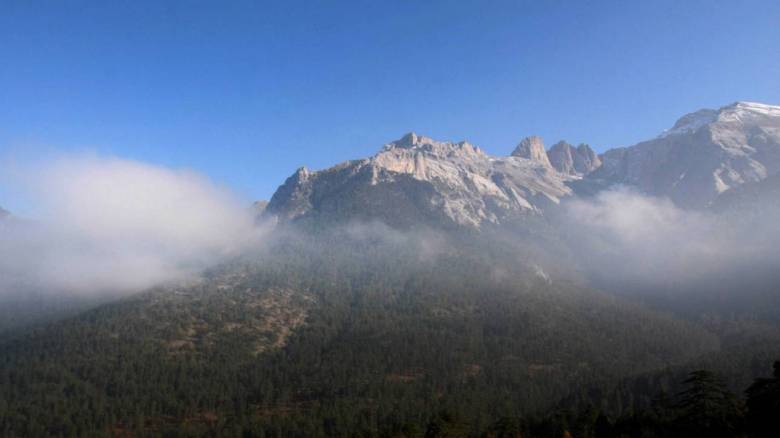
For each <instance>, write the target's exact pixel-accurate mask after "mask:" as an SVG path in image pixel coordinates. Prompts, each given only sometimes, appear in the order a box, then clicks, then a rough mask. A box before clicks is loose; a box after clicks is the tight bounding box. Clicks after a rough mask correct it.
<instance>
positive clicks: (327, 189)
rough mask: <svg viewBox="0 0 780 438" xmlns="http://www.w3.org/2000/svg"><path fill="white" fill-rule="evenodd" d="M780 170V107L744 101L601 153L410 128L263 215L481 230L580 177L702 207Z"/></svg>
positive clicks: (297, 188)
mask: <svg viewBox="0 0 780 438" xmlns="http://www.w3.org/2000/svg"><path fill="white" fill-rule="evenodd" d="M778 172H780V107H778V106H771V105H765V104H759V103H750V102H737V103H734V104H731V105H728V106H725V107H722V108H720V109H718V110H711V109H704V110H699V111H696V112H693V113H690V114H687V115H685V116H683V117H681V118H680V119H679V120H678V121H677V122H676V123H675V124H674V125H673V127H672V128H671V129H669V130H667V131H664V132H663V133H661V134H660V135H659V136H658V137H656V138H654V139H651V140H648V141H644V142H641V143H638V144H636V145H634V146H629V147H624V148H616V149H611V150H608V151H607V152H605V153H604V154H602V155H598V154H596V153H595V151H594V150H593V149H592V148H591V147H590V146H588V145H587V144H580V145H579V146H577V147H576V148H575V147H574V146H572V145H570V144H569V143H567V142H565V141H561V142H558V143H556V144H555V145H554V146H553V147H551V148H550V149H549V150H545V146H544V142H543V140H542V139H541V137H537V136H532V137H527V138H525V139H524V140H523V141H521V142H520V143H519V144H518V145H517V147H516V148H515V149H514V151H513V152H512V154H511V155H510V156H509V157H499V156H491V155H488V154H486V153H485V152H484V151H482V150H481V149H480V148H479V147H476V146H474V145H472V144H471V143H468V142H466V141H461V142H457V143H453V142H442V141H437V140H434V139H431V138H428V137H425V136H421V135H418V134H415V133H409V134H407V135H405V136H404V137H403V138H401V139H399V140H397V141H394V142H391V143H388V144H386V145H385V146H384V147H383V148H382V149H381V150H380V151H379V152H378V153H377V154H376V155H374V156H372V157H370V158H366V159H360V160H353V161H348V162H344V163H341V164H338V165H336V166H334V167H331V168H329V169H325V170H321V171H310V170H308V169H307V168H305V167H302V168H300V169H298V170H297V171H296V172H295V174H293V175H292V176H291V177H289V178H288V179H287V180H286V181H285V183H284V184H283V185H282V186H281V187H280V188H279V189H278V190H277V192H276V193H275V194H274V195H273V197H272V199H271V201H270V202H269V204H268V206H267V208H266V210H265V212H266V214H268V215H272V216H275V217H278V218H279V219H281V220H295V219H299V218H303V217H313V216H318V215H319V216H327V217H331V218H333V219H337V220H338V219H345V218H350V217H358V218H362V219H379V220H383V221H386V222H388V223H391V224H393V223H413V222H415V221H426V222H431V221H432V222H442V221H443V222H446V223H450V224H455V225H460V226H468V227H475V228H479V227H480V226H481V225H482V224H484V223H492V224H500V223H502V222H504V221H507V220H512V219H515V218H522V217H524V216H528V215H541V214H543V213H544V211H545V210H547V209H549V208H551V207H554V206H556V205H558V204H559V203H560V202H561V200H563V199H565V198H568V197H570V196H572V195H574V194H575V191H574V190H573V187H574V188H576V187H577V184H578V182H579V181H583V183H585V184H587V185H589V186H590V187H596V188H597V190H601V189H605V188H608V187H610V186H614V185H628V186H633V187H635V188H637V189H638V190H639V191H641V192H644V193H647V194H649V195H653V196H661V197H668V198H670V199H672V200H673V201H674V202H675V203H676V204H678V205H679V206H682V207H686V208H701V207H707V206H709V205H710V204H712V202H713V201H714V200H715V199H716V198H717V197H718V196H719V195H720V194H721V193H724V192H726V191H728V190H730V189H732V188H734V187H739V186H740V185H742V184H745V183H754V182H758V181H761V180H763V179H765V178H767V177H768V176H771V175H774V174H777V173H778ZM581 184H582V183H580V185H581Z"/></svg>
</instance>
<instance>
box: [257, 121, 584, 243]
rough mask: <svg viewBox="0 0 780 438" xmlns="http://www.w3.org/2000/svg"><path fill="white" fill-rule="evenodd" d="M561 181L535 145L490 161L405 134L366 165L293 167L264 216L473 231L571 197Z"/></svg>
mask: <svg viewBox="0 0 780 438" xmlns="http://www.w3.org/2000/svg"><path fill="white" fill-rule="evenodd" d="M540 148H541V149H540ZM567 179H568V176H566V175H561V174H560V173H558V172H556V171H555V170H554V169H553V168H552V167H551V166H550V164H549V161H548V160H547V156H546V154H545V153H544V148H543V146H540V143H539V141H538V140H536V139H526V140H524V141H523V143H521V144H520V146H518V149H517V150H516V151H515V152H514V153H513V154H512V156H509V157H494V156H490V155H488V154H486V153H485V152H483V151H482V150H481V149H480V148H478V147H475V146H473V145H471V144H470V143H468V142H465V141H462V142H459V143H450V142H440V141H436V140H433V139H431V138H428V137H423V136H419V135H417V134H414V133H410V134H407V135H406V136H404V137H403V138H401V139H400V140H397V141H395V142H392V143H389V144H387V145H385V146H384V147H383V148H382V150H380V151H379V152H378V153H377V154H376V155H374V156H373V157H370V158H367V159H362V160H354V161H348V162H345V163H341V164H339V165H336V166H334V167H331V168H329V169H325V170H321V171H316V172H312V171H309V170H308V169H306V168H305V167H303V168H300V169H298V170H297V171H296V172H295V174H293V175H292V176H291V177H289V178H288V179H287V181H285V183H284V184H283V185H282V186H281V187H280V188H279V189H278V190H277V192H276V193H275V194H274V195H273V197H272V198H271V201H270V202H269V204H268V207H267V209H266V212H267V213H268V214H271V215H274V216H277V217H279V218H281V219H284V220H292V219H299V218H304V217H318V218H321V219H322V218H330V219H332V220H349V219H361V220H366V219H378V220H382V221H385V222H386V223H388V224H390V225H399V226H408V225H411V224H415V223H420V222H423V223H433V224H442V223H449V224H452V225H458V226H469V227H477V228H478V227H479V226H480V225H482V224H483V223H500V222H502V221H504V220H507V219H511V218H513V217H515V218H516V217H522V216H524V215H535V214H539V213H541V212H542V211H544V210H545V209H546V208H548V207H550V206H552V205H556V204H558V203H559V202H560V200H561V198H563V197H566V196H569V195H570V194H571V189H569V187H567V186H566V181H567Z"/></svg>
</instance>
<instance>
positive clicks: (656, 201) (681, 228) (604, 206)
mask: <svg viewBox="0 0 780 438" xmlns="http://www.w3.org/2000/svg"><path fill="white" fill-rule="evenodd" d="M565 212H566V214H565V219H564V227H565V230H566V234H567V236H566V237H567V241H568V242H569V244H570V245H571V246H572V248H574V249H575V252H576V254H577V256H578V257H577V258H578V260H580V262H581V263H582V264H583V265H584V266H585V267H586V268H587V269H589V270H590V271H591V272H592V273H595V274H596V275H598V276H599V277H601V278H607V279H610V280H620V281H629V282H633V283H635V284H637V285H644V286H652V285H691V284H694V283H696V282H699V281H702V280H706V279H707V278H708V277H710V276H712V275H713V274H716V273H718V272H723V271H726V270H729V271H737V270H738V269H740V268H741V267H744V266H746V265H751V264H753V265H768V264H771V263H775V262H777V261H778V258H779V257H778V252H777V250H776V248H777V244H778V243H780V238H779V237H780V236H778V232H777V226H776V224H777V219H778V218H780V214H778V212H776V211H772V210H769V211H767V214H765V215H762V216H757V217H754V218H752V219H751V220H739V218H745V217H746V215H745V212H735V214H715V213H713V212H710V211H692V210H684V209H681V208H678V207H676V206H675V205H674V204H673V203H672V202H671V201H669V200H667V199H661V198H654V197H649V196H645V195H641V194H638V193H636V192H632V191H630V190H628V189H625V188H621V189H616V190H610V191H605V192H602V193H600V194H598V195H597V196H596V197H594V198H591V199H576V200H573V201H571V202H569V203H568V204H567V208H566V210H565Z"/></svg>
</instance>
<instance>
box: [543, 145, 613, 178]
mask: <svg viewBox="0 0 780 438" xmlns="http://www.w3.org/2000/svg"><path fill="white" fill-rule="evenodd" d="M547 156H548V158H549V160H550V164H551V165H552V167H553V168H555V170H557V171H558V172H561V173H563V174H565V175H574V176H583V175H587V174H589V173H591V172H593V171H594V170H596V169H597V168H598V167H599V166H601V159H600V158H599V156H598V155H597V154H596V152H595V151H594V150H593V149H591V147H590V146H588V145H587V144H584V143H581V144H580V145H579V146H577V147H576V148H575V147H574V146H572V145H570V144H569V143H567V142H565V141H559V142H558V143H556V144H554V145H553V147H551V148H550V150H549V151H548V152H547Z"/></svg>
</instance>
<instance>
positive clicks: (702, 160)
mask: <svg viewBox="0 0 780 438" xmlns="http://www.w3.org/2000/svg"><path fill="white" fill-rule="evenodd" d="M602 160H603V161H604V164H603V165H602V166H601V168H600V170H599V171H598V172H596V173H595V175H594V177H596V178H597V179H599V180H600V181H607V182H608V183H610V184H614V183H619V184H627V185H633V186H636V187H638V188H639V189H640V190H642V191H643V192H646V193H648V194H651V195H657V196H666V197H669V198H671V199H672V200H673V201H674V202H675V203H677V204H678V205H680V206H685V207H694V208H700V207H706V206H708V205H710V203H712V202H713V201H714V200H715V198H717V197H718V196H719V195H720V194H721V193H724V192H726V191H728V190H732V189H734V188H736V187H739V186H741V185H743V184H746V183H755V182H758V181H762V180H764V179H765V178H767V177H769V176H771V175H774V174H777V173H779V172H780V106H774V105H766V104H761V103H753V102H735V103H733V104H731V105H727V106H724V107H721V108H719V109H717V110H714V109H702V110H699V111H696V112H693V113H690V114H686V115H685V116H683V117H681V118H680V119H679V120H677V122H676V123H675V124H674V126H672V128H671V129H669V130H667V131H665V132H663V133H662V134H661V135H659V136H658V137H656V138H655V139H652V140H649V141H644V142H641V143H638V144H636V145H634V146H631V147H627V148H618V149H613V150H610V151H607V152H606V153H604V155H603V156H602Z"/></svg>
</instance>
